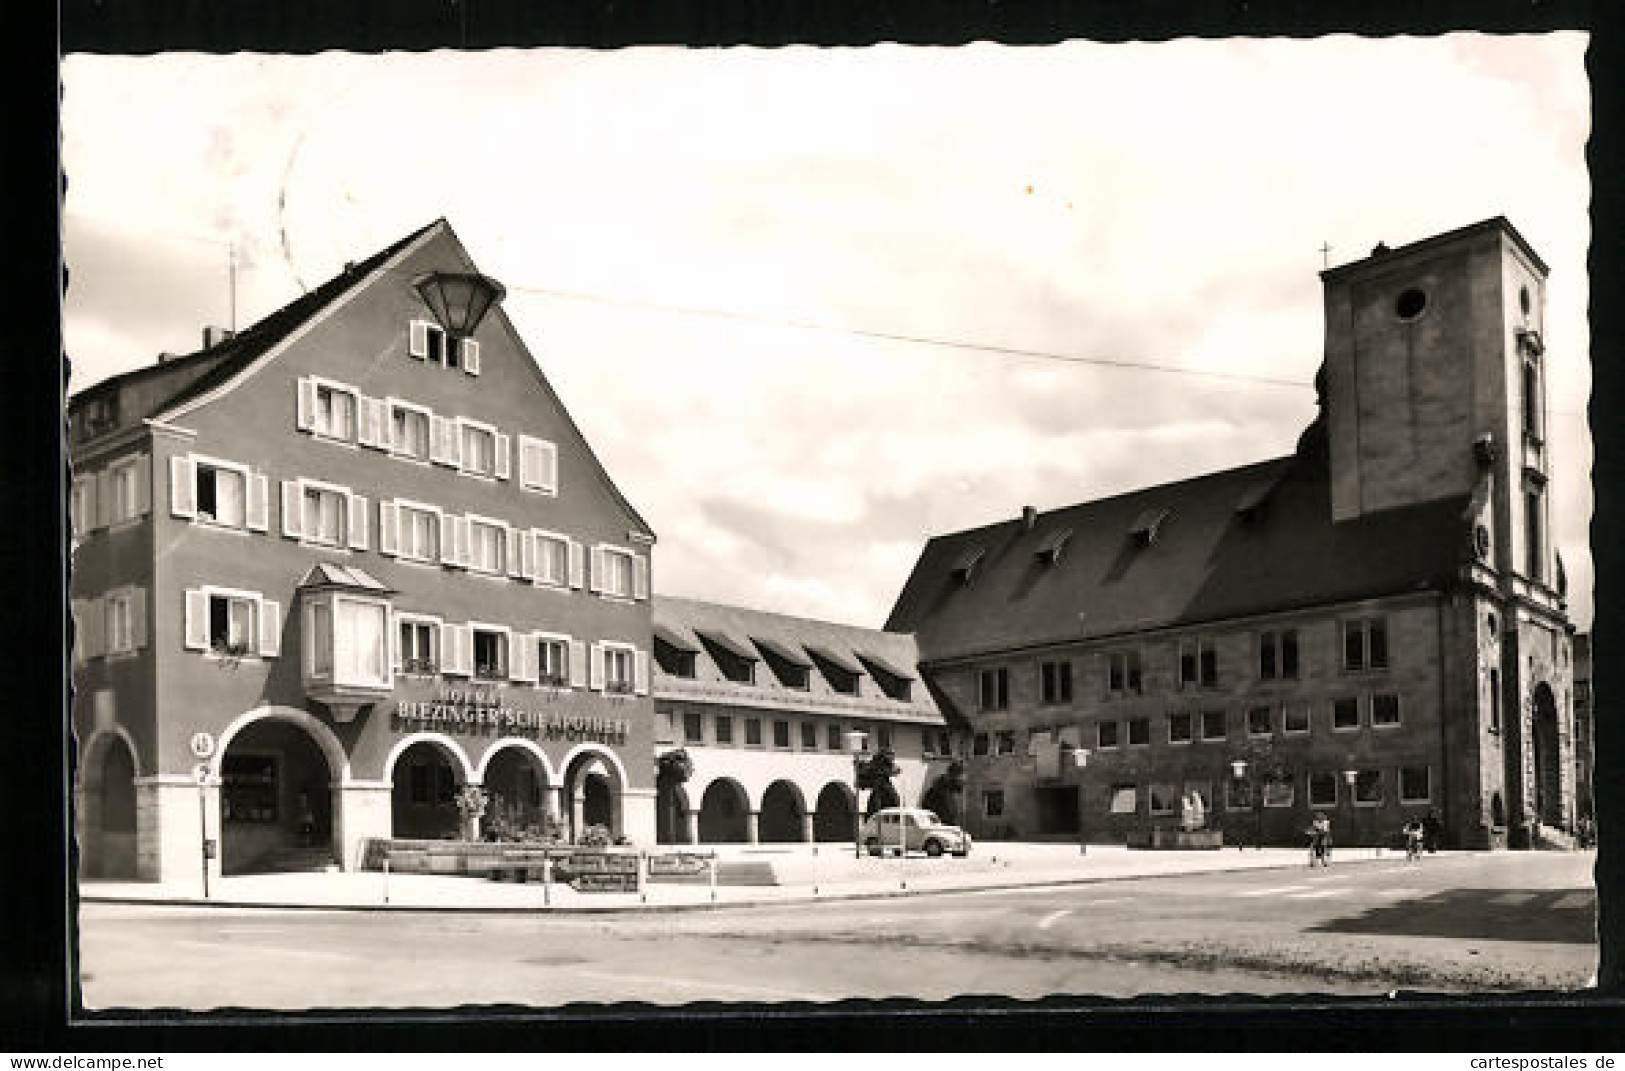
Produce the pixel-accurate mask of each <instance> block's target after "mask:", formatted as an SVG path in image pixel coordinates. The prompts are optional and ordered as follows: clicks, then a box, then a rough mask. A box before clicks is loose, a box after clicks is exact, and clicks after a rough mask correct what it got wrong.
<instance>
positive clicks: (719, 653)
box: [694, 629, 756, 684]
mask: <svg viewBox="0 0 1625 1071" xmlns="http://www.w3.org/2000/svg"><path fill="white" fill-rule="evenodd" d="M694 634H695V635H696V636H698V637H699V638H700V642H701V643H703V644H704V645H705V651H706V653H707V654H709V655H710V656H711V661H712V662H714V663H716V667H717V669H718V670H720V671H721V672H722V675H723V677H725V678H726V679H728V680H730V681H732V682H733V683H735V684H755V683H756V655H755V653H754V652H753V651H752V650H751V649H750V648H749V647H747V646H745V644H744V642H743V641H741V640H738V639H735V638H734V637H733V636H730V635H728V634H727V633H726V632H718V631H714V630H704V631H702V630H700V629H695V630H694Z"/></svg>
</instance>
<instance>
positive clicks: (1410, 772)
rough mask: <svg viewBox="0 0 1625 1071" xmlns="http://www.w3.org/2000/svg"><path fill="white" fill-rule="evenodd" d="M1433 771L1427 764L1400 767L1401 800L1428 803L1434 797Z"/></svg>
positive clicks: (1403, 801)
mask: <svg viewBox="0 0 1625 1071" xmlns="http://www.w3.org/2000/svg"><path fill="white" fill-rule="evenodd" d="M1431 773H1432V771H1431V770H1429V768H1428V767H1426V766H1401V767H1400V768H1399V802H1401V803H1427V802H1429V801H1430V800H1431V799H1432V798H1433V785H1432V777H1431Z"/></svg>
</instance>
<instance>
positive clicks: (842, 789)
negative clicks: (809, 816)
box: [813, 781, 856, 843]
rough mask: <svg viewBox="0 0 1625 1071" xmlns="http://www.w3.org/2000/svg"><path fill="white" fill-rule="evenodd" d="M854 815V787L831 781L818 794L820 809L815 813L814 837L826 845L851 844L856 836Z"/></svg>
mask: <svg viewBox="0 0 1625 1071" xmlns="http://www.w3.org/2000/svg"><path fill="white" fill-rule="evenodd" d="M852 815H853V806H852V786H851V785H843V784H841V783H840V782H838V781H831V782H830V783H829V784H827V785H825V786H824V788H823V790H822V791H820V792H819V793H818V809H817V810H816V811H814V812H813V836H814V837H815V838H817V839H818V840H819V841H822V842H826V843H827V842H831V841H847V842H850V841H851V840H852V838H853V837H854V836H856V829H855V828H854V826H853V818H852Z"/></svg>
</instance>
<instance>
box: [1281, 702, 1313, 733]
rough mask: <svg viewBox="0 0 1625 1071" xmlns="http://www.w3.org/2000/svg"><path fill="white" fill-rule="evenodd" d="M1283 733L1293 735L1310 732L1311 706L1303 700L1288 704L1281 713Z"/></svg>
mask: <svg viewBox="0 0 1625 1071" xmlns="http://www.w3.org/2000/svg"><path fill="white" fill-rule="evenodd" d="M1281 731H1282V732H1284V733H1287V734H1288V735H1291V734H1293V733H1306V732H1308V731H1309V704H1308V703H1307V702H1303V701H1301V700H1293V701H1292V702H1290V703H1287V704H1286V705H1285V707H1284V708H1283V709H1282V711H1281Z"/></svg>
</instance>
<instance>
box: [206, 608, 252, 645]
mask: <svg viewBox="0 0 1625 1071" xmlns="http://www.w3.org/2000/svg"><path fill="white" fill-rule="evenodd" d="M254 646H255V643H254V600H253V599H250V598H246V597H244V596H240V595H210V596H209V649H210V650H211V651H214V652H215V653H217V654H233V655H241V654H247V653H248V652H249V651H250V650H252V649H253V648H254Z"/></svg>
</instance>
